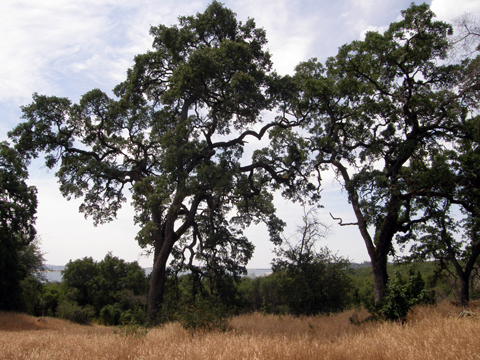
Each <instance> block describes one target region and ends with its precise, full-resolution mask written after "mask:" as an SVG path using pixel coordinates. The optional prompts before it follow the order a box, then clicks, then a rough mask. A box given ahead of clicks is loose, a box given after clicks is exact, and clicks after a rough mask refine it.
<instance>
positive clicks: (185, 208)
mask: <svg viewBox="0 0 480 360" xmlns="http://www.w3.org/2000/svg"><path fill="white" fill-rule="evenodd" d="M151 35H152V36H153V37H154V41H153V49H152V50H151V51H148V52H147V53H145V54H141V55H138V56H136V57H135V64H134V66H133V67H132V68H131V69H129V70H128V73H127V79H126V80H125V81H124V82H122V83H121V84H119V85H118V86H117V87H115V89H114V94H115V96H116V98H115V99H112V98H110V97H108V96H107V95H106V94H105V93H103V92H102V91H100V90H98V89H95V90H92V91H90V92H88V93H86V94H85V95H83V96H82V98H81V100H80V101H79V103H78V104H72V103H71V101H69V100H68V99H66V98H59V97H53V96H43V95H37V94H35V95H34V97H33V103H32V104H30V105H28V106H24V107H23V108H22V110H23V114H24V115H23V118H24V119H25V120H26V121H25V122H24V123H22V124H20V125H19V126H18V127H17V128H15V129H14V130H13V131H12V132H11V134H10V135H11V136H12V138H13V139H14V140H15V142H16V144H17V145H16V146H17V148H18V149H19V150H21V151H22V152H23V153H25V154H26V155H27V156H30V157H37V156H39V155H40V154H41V153H45V154H46V164H47V166H48V167H50V168H53V167H55V166H57V169H58V171H57V173H56V175H57V176H58V178H59V181H60V190H61V192H62V194H63V195H64V196H65V197H66V198H67V199H69V198H71V197H80V198H82V199H83V203H82V205H81V207H80V210H81V211H82V212H83V213H85V215H86V216H91V217H93V219H94V221H95V224H98V223H103V222H106V221H111V220H113V219H114V218H115V215H116V213H117V211H118V210H119V209H120V207H121V206H122V204H123V203H124V202H125V201H126V200H127V198H126V190H131V191H132V199H133V205H134V207H135V210H136V215H135V221H136V222H137V223H138V224H140V226H141V230H140V231H139V233H138V236H137V240H138V242H139V244H140V245H141V246H142V247H147V248H148V247H151V248H152V249H153V253H154V265H153V271H152V276H151V284H150V292H149V298H148V316H149V318H150V319H155V318H157V317H158V316H159V314H160V310H161V305H162V300H163V295H164V288H165V271H166V266H167V261H168V259H169V256H170V255H171V254H172V251H173V249H176V251H175V253H176V254H177V256H178V258H179V259H182V260H185V261H189V262H190V263H192V261H193V256H194V255H197V256H199V257H200V258H201V259H210V260H209V261H212V260H211V259H212V256H213V255H215V254H220V255H222V256H221V259H220V260H219V261H218V263H219V264H220V265H224V266H227V269H228V270H229V271H241V270H244V267H243V268H242V267H241V266H240V268H239V267H235V266H234V265H235V264H240V265H245V264H246V262H247V261H248V259H249V258H250V257H251V255H252V251H253V246H252V244H251V243H250V242H249V241H248V240H247V239H246V238H245V237H244V236H243V235H242V231H243V229H244V227H245V226H248V225H249V224H250V223H251V222H252V221H264V222H265V223H267V225H268V226H269V229H270V231H271V235H272V239H274V240H275V239H278V231H279V230H280V229H281V227H282V222H281V221H280V220H279V219H277V218H276V217H275V216H274V207H273V205H272V202H271V201H272V196H271V195H270V194H268V193H267V192H266V191H264V190H263V189H262V184H263V183H264V182H266V181H269V180H270V179H271V178H276V179H277V180H279V181H281V182H282V181H283V182H286V181H287V180H285V179H283V178H281V177H280V176H279V174H278V173H277V172H275V171H273V170H272V169H271V168H269V167H268V166H267V165H266V164H262V163H260V162H257V163H253V164H246V163H244V162H242V161H241V160H242V154H243V149H244V146H245V143H246V140H248V139H260V138H262V136H263V135H264V134H265V133H266V132H267V131H268V130H269V129H271V128H273V127H276V126H280V127H288V126H291V125H292V124H289V123H288V122H287V121H286V120H283V119H282V118H279V119H278V120H274V121H272V122H270V123H266V124H263V126H261V125H260V126H259V125H258V124H259V123H260V122H261V115H262V111H266V110H270V109H271V108H272V107H273V106H274V103H275V96H273V95H274V93H273V92H272V91H270V90H269V89H273V87H271V86H270V82H274V78H271V77H269V72H270V69H271V61H270V55H269V53H268V52H267V51H265V50H264V46H265V44H266V42H267V40H266V37H265V31H264V30H262V29H259V28H256V27H255V23H254V21H253V20H252V19H249V20H248V21H247V22H245V23H241V22H238V21H237V20H236V17H235V14H234V13H233V12H232V11H231V10H229V9H227V8H225V7H223V6H222V5H221V4H220V3H217V2H215V1H214V2H213V3H212V4H211V5H210V6H209V7H208V8H207V9H206V11H205V12H204V13H198V14H197V15H196V16H188V17H180V18H179V25H178V26H171V27H167V26H164V25H160V26H156V27H152V28H151ZM254 129H257V131H254ZM256 169H263V170H265V172H262V173H260V174H257V171H256ZM207 252H208V253H207ZM225 253H228V256H226V255H225ZM212 254H213V255H212ZM216 258H217V259H218V258H219V257H218V256H217V257H216ZM222 259H223V260H222ZM228 266H230V268H228Z"/></svg>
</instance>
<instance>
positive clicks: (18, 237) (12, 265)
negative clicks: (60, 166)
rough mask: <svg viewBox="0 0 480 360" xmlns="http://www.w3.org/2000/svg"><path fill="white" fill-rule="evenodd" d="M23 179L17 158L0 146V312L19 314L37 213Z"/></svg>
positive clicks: (33, 197) (4, 145)
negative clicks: (12, 311)
mask: <svg viewBox="0 0 480 360" xmlns="http://www.w3.org/2000/svg"><path fill="white" fill-rule="evenodd" d="M27 176H28V174H27V170H26V164H25V162H24V161H23V160H22V159H21V157H20V155H19V154H18V153H17V152H16V151H15V150H13V149H11V148H10V147H9V146H8V144H7V143H6V142H0V310H23V306H24V305H23V301H22V288H21V285H20V283H21V281H22V280H24V279H25V278H26V277H27V276H28V275H29V274H30V273H32V269H34V268H35V266H36V264H33V263H32V264H30V263H29V259H28V258H27V256H26V253H27V252H28V251H29V249H28V246H29V244H31V242H32V241H33V240H34V238H35V234H36V232H35V228H34V224H35V213H36V211H37V195H36V194H37V191H36V189H35V187H32V186H28V185H27V184H26V183H25V180H26V179H27ZM33 260H35V259H33ZM40 260H41V257H40Z"/></svg>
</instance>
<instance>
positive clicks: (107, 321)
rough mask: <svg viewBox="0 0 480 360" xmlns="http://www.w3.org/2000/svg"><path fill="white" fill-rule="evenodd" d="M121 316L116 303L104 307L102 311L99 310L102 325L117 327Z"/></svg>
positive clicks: (120, 310)
mask: <svg viewBox="0 0 480 360" xmlns="http://www.w3.org/2000/svg"><path fill="white" fill-rule="evenodd" d="M121 316H122V309H120V307H119V306H118V303H115V304H113V305H111V304H109V305H105V306H104V307H103V308H102V310H100V322H101V323H102V324H103V325H107V326H108V325H119V324H120V317H121Z"/></svg>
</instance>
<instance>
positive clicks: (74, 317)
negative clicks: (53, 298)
mask: <svg viewBox="0 0 480 360" xmlns="http://www.w3.org/2000/svg"><path fill="white" fill-rule="evenodd" d="M94 315H95V309H94V308H93V306H91V305H86V306H83V307H82V306H79V305H78V304H77V303H76V302H73V301H69V300H63V301H62V302H60V304H59V305H58V307H57V316H58V317H60V318H62V319H66V320H70V321H73V322H76V323H78V324H83V325H85V324H90V323H91V322H92V319H93V316H94Z"/></svg>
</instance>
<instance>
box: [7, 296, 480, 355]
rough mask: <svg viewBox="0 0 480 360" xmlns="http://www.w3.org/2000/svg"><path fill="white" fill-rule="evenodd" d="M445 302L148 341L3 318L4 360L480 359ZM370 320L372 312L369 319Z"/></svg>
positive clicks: (267, 321) (262, 321)
mask: <svg viewBox="0 0 480 360" xmlns="http://www.w3.org/2000/svg"><path fill="white" fill-rule="evenodd" d="M460 310H461V309H459V308H457V307H453V306H452V305H450V304H447V303H444V304H441V305H439V306H437V307H434V308H416V309H415V310H414V311H413V312H412V314H410V315H409V318H408V322H407V324H406V325H403V326H402V325H400V324H392V323H365V324H363V325H361V326H356V325H351V324H350V323H349V321H348V318H349V317H350V316H351V315H352V313H353V312H346V313H343V314H340V315H336V316H318V317H314V318H295V317H291V316H262V315H260V314H252V315H244V316H239V317H236V318H234V319H232V321H231V326H232V330H231V331H229V332H227V333H215V332H213V333H201V332H196V333H192V332H188V331H185V330H183V329H182V328H181V327H180V326H179V325H178V324H167V325H165V326H163V327H159V328H156V329H152V330H150V331H149V332H148V334H147V335H146V336H140V337H134V336H124V335H118V334H114V333H113V328H107V327H101V326H80V325H74V324H71V323H69V322H67V321H62V320H58V319H46V320H45V321H38V320H37V319H36V318H32V317H28V316H25V315H19V314H0V358H2V359H89V360H90V359H192V360H193V359H195V360H197V359H232V360H233V359H235V360H240V359H369V360H370V359H372V360H379V359H409V360H410V359H422V360H424V359H425V360H427V359H432V360H433V359H435V360H436V359H480V342H479V341H478V340H477V334H478V333H479V331H480V319H479V318H478V317H477V316H474V317H467V318H459V317H458V316H457V315H458V313H459V312H460ZM361 315H362V316H366V313H363V314H361Z"/></svg>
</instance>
